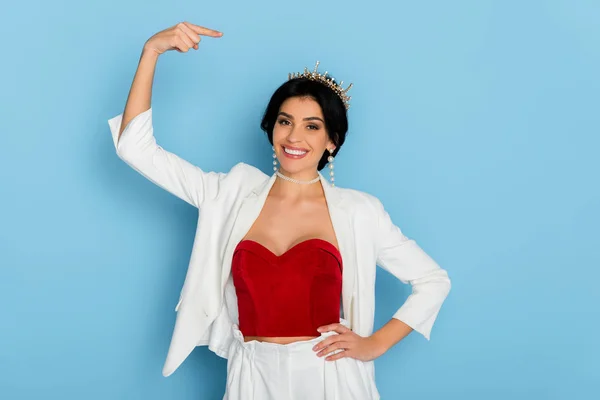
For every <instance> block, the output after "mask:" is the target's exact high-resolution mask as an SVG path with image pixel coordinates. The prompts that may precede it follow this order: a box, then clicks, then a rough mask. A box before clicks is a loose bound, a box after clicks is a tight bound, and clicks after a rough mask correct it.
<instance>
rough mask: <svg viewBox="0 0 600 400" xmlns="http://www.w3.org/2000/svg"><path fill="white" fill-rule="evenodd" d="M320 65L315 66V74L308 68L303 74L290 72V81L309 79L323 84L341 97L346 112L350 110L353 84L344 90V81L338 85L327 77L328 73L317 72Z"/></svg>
mask: <svg viewBox="0 0 600 400" xmlns="http://www.w3.org/2000/svg"><path fill="white" fill-rule="evenodd" d="M319 64H320V62H319V61H317V64H316V65H315V69H314V70H313V72H310V71H309V70H308V68H304V72H303V73H299V72H290V73H289V74H288V80H291V79H296V78H308V79H310V80H313V81H318V82H321V83H322V84H324V85H326V86H327V87H329V88H330V89H331V90H333V91H334V92H335V93H336V94H337V95H338V96H339V97H340V99H342V101H343V102H344V106H346V110H347V109H349V108H350V98H351V96H348V90H350V88H351V87H352V85H353V83H351V84H350V85H349V86H348V87H347V88H346V89H342V84H343V83H344V81H341V82H340V83H339V84H337V83H335V82H334V81H333V78H330V77H328V76H327V71H325V73H324V74H321V73H320V72H317V69H318V68H319Z"/></svg>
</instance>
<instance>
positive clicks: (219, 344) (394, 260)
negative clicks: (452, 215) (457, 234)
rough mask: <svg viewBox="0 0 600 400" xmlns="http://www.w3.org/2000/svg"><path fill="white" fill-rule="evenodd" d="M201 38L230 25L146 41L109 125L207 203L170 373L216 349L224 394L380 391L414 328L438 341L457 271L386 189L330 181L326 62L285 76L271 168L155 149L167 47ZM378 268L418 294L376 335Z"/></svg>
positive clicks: (126, 150)
mask: <svg viewBox="0 0 600 400" xmlns="http://www.w3.org/2000/svg"><path fill="white" fill-rule="evenodd" d="M200 35H207V36H212V37H215V38H217V37H220V36H221V35H222V34H221V33H220V32H217V31H214V30H210V29H207V28H203V27H200V26H197V25H193V24H190V23H187V22H185V23H181V24H178V25H176V26H174V27H171V28H169V29H167V30H165V31H162V32H159V33H157V34H156V35H154V36H153V37H152V38H150V39H149V40H148V42H147V43H146V45H145V46H144V50H143V52H142V56H141V58H140V62H139V66H138V70H137V73H136V75H135V78H134V81H133V84H132V86H131V91H130V94H129V98H128V99H127V104H126V106H125V111H124V113H123V114H122V115H119V116H117V117H114V118H113V119H111V120H110V121H109V125H110V128H111V132H112V135H113V140H114V145H115V148H116V150H117V154H118V155H119V157H120V158H121V159H122V160H124V161H125V162H126V163H127V164H129V165H130V166H131V167H132V168H134V169H135V170H136V171H138V172H140V173H141V174H142V175H143V176H145V177H146V178H148V179H149V180H151V181H152V182H154V183H155V184H157V185H159V186H160V187H162V188H163V189H165V190H167V191H169V192H171V193H173V194H174V195H176V196H177V197H179V198H181V199H182V200H185V201H187V202H188V203H190V204H192V205H194V206H195V207H198V208H199V209H200V210H201V212H200V213H199V217H198V228H197V233H196V238H195V240H194V247H193V250H192V256H191V259H190V264H189V270H188V273H187V275H186V279H185V283H184V287H183V289H182V291H181V298H180V301H179V303H178V304H177V307H176V308H175V309H176V311H177V319H176V323H175V329H174V331H173V338H172V340H171V346H170V348H169V353H168V355H167V360H166V362H165V365H164V368H163V374H164V375H165V376H169V375H170V374H172V373H173V372H174V371H175V370H176V369H177V368H178V367H179V365H180V364H181V363H182V362H183V361H184V360H185V359H186V358H187V356H188V355H189V354H190V352H191V351H192V350H193V349H194V348H195V347H196V346H201V345H208V346H209V348H210V349H211V350H212V351H214V352H215V353H216V354H218V355H219V356H221V357H224V358H227V385H226V388H225V395H224V399H229V400H243V399H248V398H257V399H261V400H269V399H292V400H295V399H297V400H300V399H311V400H333V399H347V400H353V399H354V400H370V399H379V393H378V390H377V387H376V385H375V378H374V364H373V360H374V359H375V358H377V357H379V356H380V355H382V354H383V353H384V352H385V351H387V350H388V349H389V348H390V347H392V346H393V345H394V344H395V343H396V342H398V341H399V340H401V339H402V338H404V337H405V336H406V335H408V334H409V333H410V332H411V331H412V330H416V331H418V332H419V333H421V334H422V335H423V336H425V337H426V338H427V339H429V335H430V332H431V328H432V326H433V323H434V321H435V319H436V317H437V314H438V312H439V310H440V308H441V305H442V303H443V301H444V300H445V298H446V296H447V294H448V292H449V290H450V280H449V278H448V275H447V273H446V271H445V270H443V269H441V268H440V267H439V266H438V265H437V263H436V262H435V261H434V260H433V259H432V258H431V257H429V256H428V255H427V254H425V252H424V251H423V250H422V249H421V248H420V247H419V246H418V245H417V244H416V242H415V241H414V240H412V239H408V238H407V237H406V236H404V234H403V233H402V232H401V231H400V229H399V228H398V227H397V226H396V225H394V224H393V223H392V221H391V218H390V216H389V214H388V213H387V212H386V211H385V209H384V207H383V205H382V204H381V202H380V201H379V200H378V199H377V198H375V197H374V196H372V195H370V194H368V193H365V192H361V191H358V190H354V189H344V188H339V187H335V185H334V173H333V161H334V157H335V156H336V155H337V154H338V153H339V151H340V148H341V147H342V145H343V144H344V142H345V139H346V132H347V131H348V118H347V110H348V106H349V100H350V98H349V97H348V95H347V93H346V92H347V91H348V89H349V88H350V87H348V88H347V89H343V88H342V87H341V85H338V84H337V83H336V81H335V80H333V79H332V78H330V77H328V76H327V73H325V74H321V73H319V72H318V71H317V67H318V63H317V67H315V69H314V71H312V72H309V71H308V70H307V69H305V72H304V73H302V74H293V75H288V81H287V82H285V83H283V84H282V85H281V86H280V87H279V88H278V89H277V90H275V92H274V94H273V96H272V97H271V99H270V101H269V103H268V105H267V107H266V110H265V113H264V115H263V119H262V122H261V128H262V129H263V130H264V131H265V133H266V135H267V138H268V140H269V142H270V144H271V146H272V148H273V164H274V167H273V169H274V173H273V174H272V175H271V176H269V175H266V174H265V173H263V172H262V171H260V170H259V169H257V168H255V167H253V166H251V165H248V164H245V163H238V164H236V165H235V166H234V167H233V168H232V169H231V170H230V171H229V172H212V171H208V172H207V171H204V170H202V169H201V168H199V167H198V166H195V165H193V164H191V163H189V162H188V161H186V160H184V159H182V158H181V157H179V156H177V155H175V154H173V153H171V152H169V151H166V150H165V149H163V148H162V147H161V146H159V145H158V144H157V143H156V139H155V137H154V133H153V124H152V112H151V108H150V98H151V93H152V78H153V76H154V70H155V67H156V63H157V60H158V56H159V54H162V53H163V52H165V51H167V50H173V49H177V50H179V51H181V52H187V51H188V50H189V49H192V48H193V49H198V43H199V41H200ZM350 86H351V85H350ZM277 162H279V163H280V166H279V167H277ZM327 164H328V165H329V169H330V177H329V182H328V181H327V180H326V179H325V178H324V177H323V175H322V174H321V173H320V171H321V170H322V169H323V168H324V167H325V165H327ZM376 265H380V266H381V267H383V268H384V269H386V270H387V271H389V272H390V273H392V274H393V275H395V276H396V277H397V278H398V279H400V280H401V281H402V282H405V283H410V284H411V285H413V287H414V288H418V290H413V293H412V294H411V295H410V296H409V298H408V299H407V300H406V302H405V303H404V304H403V306H402V307H401V308H400V309H399V310H398V311H397V312H396V313H395V314H394V315H393V318H392V319H391V320H390V321H389V322H388V323H387V324H386V325H384V326H383V327H382V328H380V329H379V330H378V331H376V332H373V322H374V309H375V304H374V299H375V295H374V290H375V275H376V274H375V268H376Z"/></svg>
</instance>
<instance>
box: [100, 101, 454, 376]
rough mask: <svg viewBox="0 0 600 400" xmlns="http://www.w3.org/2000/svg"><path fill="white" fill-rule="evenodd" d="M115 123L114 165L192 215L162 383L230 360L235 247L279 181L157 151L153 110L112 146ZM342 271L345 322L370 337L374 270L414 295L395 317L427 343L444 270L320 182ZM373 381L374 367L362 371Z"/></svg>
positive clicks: (352, 197) (386, 221)
mask: <svg viewBox="0 0 600 400" xmlns="http://www.w3.org/2000/svg"><path fill="white" fill-rule="evenodd" d="M121 119H122V114H120V115H118V116H116V117H113V118H111V119H110V120H109V121H108V123H109V127H110V130H111V133H112V137H113V142H114V145H115V149H116V152H117V155H118V156H119V158H121V159H122V160H123V161H124V162H125V163H127V164H128V165H129V166H131V167H132V168H133V169H135V170H136V171H138V172H139V173H140V174H142V175H143V176H144V177H146V178H147V179H149V180H150V181H152V182H154V183H155V184H157V185H158V186H160V187H162V188H163V189H165V190H167V191H169V192H170V193H172V194H174V195H175V196H177V197H179V198H180V199H182V200H185V201H186V202H188V203H189V204H191V205H193V206H195V207H197V208H198V209H199V210H200V212H199V213H198V224H197V228H196V235H195V239H194V245H193V249H192V254H191V258H190V262H189V266H188V270H187V274H186V278H185V282H184V285H183V288H182V290H181V296H180V299H179V302H178V304H177V306H176V307H175V310H176V311H177V318H176V322H175V328H174V331H173V337H172V339H171V344H170V347H169V352H168V355H167V359H166V362H165V364H164V367H163V375H164V376H169V375H171V374H172V373H173V372H174V371H175V370H176V369H177V368H178V367H179V366H180V365H181V363H182V362H183V361H184V360H185V359H186V358H187V356H188V355H189V354H190V353H191V352H192V350H193V349H194V348H195V347H196V346H205V345H206V346H208V347H209V349H210V350H212V351H213V352H215V353H216V354H217V355H219V356H221V357H224V358H227V351H228V348H229V344H230V342H231V340H232V337H231V332H230V331H231V324H232V323H237V322H238V319H237V318H238V314H237V299H236V295H235V288H234V286H233V282H232V279H231V274H230V267H231V259H232V254H233V250H234V248H235V246H236V245H237V243H238V242H239V241H240V240H241V239H242V238H243V237H244V236H245V234H246V233H247V231H248V230H249V229H250V227H251V225H252V224H253V223H254V221H255V219H256V218H257V217H258V214H259V213H260V211H261V209H262V207H263V205H264V202H265V199H266V197H267V194H268V193H269V191H270V189H271V187H272V185H273V183H274V182H275V177H276V175H275V174H274V173H273V175H271V176H269V175H267V174H265V173H263V172H262V171H261V170H259V169H258V168H256V167H253V166H251V165H248V164H245V163H238V164H236V165H234V166H233V167H232V168H231V169H230V170H229V171H228V172H226V173H224V172H206V171H203V170H201V169H200V168H198V167H197V166H194V165H192V164H190V163H189V162H187V161H186V160H184V159H182V158H180V157H178V156H177V155H175V154H173V153H170V152H168V151H166V150H164V149H163V148H161V147H160V146H159V145H157V143H156V140H155V137H154V133H153V125H152V108H150V109H148V110H146V111H144V112H143V113H141V114H139V115H137V116H136V117H135V118H134V119H133V120H131V122H130V123H129V124H128V126H127V127H126V128H125V130H124V131H123V133H122V135H121V138H120V139H119V140H117V135H118V132H119V130H120V125H121ZM319 176H320V179H321V184H322V186H323V190H324V193H325V198H326V200H327V204H328V207H329V215H330V218H331V221H332V224H333V228H334V231H335V235H336V238H337V241H338V245H339V249H340V253H341V255H342V260H343V263H344V273H343V282H342V307H341V311H342V313H343V318H344V319H346V320H347V321H348V322H349V324H350V327H351V328H352V330H353V331H354V332H356V333H357V334H359V335H361V336H369V335H371V333H372V332H373V321H374V314H375V272H376V265H379V266H381V267H382V268H384V269H385V270H387V271H389V272H390V273H391V274H393V275H394V276H396V277H397V278H398V279H400V280H401V281H402V282H403V283H409V284H411V285H412V293H411V294H410V295H409V297H408V298H407V299H406V301H405V302H404V304H403V305H402V306H401V307H400V308H399V309H398V311H397V312H396V313H395V314H394V315H393V318H397V319H399V320H401V321H403V322H404V323H406V324H408V325H409V326H410V327H412V328H413V329H414V330H415V331H417V332H419V333H421V334H422V335H423V336H424V337H425V338H427V339H428V340H429V337H430V332H431V328H432V326H433V323H434V321H435V319H436V317H437V315H438V312H439V310H440V307H441V305H442V303H443V302H444V300H445V298H446V296H447V295H448V292H449V290H450V279H449V278H448V274H447V273H446V271H445V270H443V269H441V268H440V267H439V265H438V264H437V263H436V262H435V261H434V260H433V259H432V258H431V257H430V256H428V255H427V254H426V253H425V252H424V251H423V250H422V249H421V248H420V247H419V246H418V245H417V243H416V242H415V241H414V240H412V239H409V238H407V237H406V236H404V235H403V233H402V232H401V230H400V229H399V228H398V227H397V226H396V225H394V223H393V222H392V220H391V219H390V216H389V214H388V213H387V212H386V210H385V209H384V207H383V205H382V204H381V202H380V201H379V200H378V199H377V198H376V197H374V196H373V195H370V194H368V193H365V192H361V191H358V190H354V189H347V188H340V187H338V186H332V185H331V184H330V183H329V182H328V181H327V179H325V178H324V177H323V175H321V173H319ZM367 367H368V368H369V370H370V373H371V374H373V375H374V369H373V362H369V363H367Z"/></svg>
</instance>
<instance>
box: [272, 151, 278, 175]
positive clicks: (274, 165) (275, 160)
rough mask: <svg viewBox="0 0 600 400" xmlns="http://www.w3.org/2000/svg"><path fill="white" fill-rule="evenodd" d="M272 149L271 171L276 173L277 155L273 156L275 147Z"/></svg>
mask: <svg viewBox="0 0 600 400" xmlns="http://www.w3.org/2000/svg"><path fill="white" fill-rule="evenodd" d="M272 148H273V171H277V154H275V146H272Z"/></svg>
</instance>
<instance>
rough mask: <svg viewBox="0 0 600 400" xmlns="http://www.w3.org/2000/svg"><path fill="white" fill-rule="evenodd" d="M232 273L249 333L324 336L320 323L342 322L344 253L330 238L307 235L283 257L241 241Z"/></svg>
mask: <svg viewBox="0 0 600 400" xmlns="http://www.w3.org/2000/svg"><path fill="white" fill-rule="evenodd" d="M231 273H232V277H233V283H234V286H235V290H236V294H237V301H238V311H239V329H240V331H241V332H242V334H243V335H244V336H265V337H282V336H319V335H320V333H319V332H318V331H317V328H318V327H319V326H322V325H327V324H332V323H338V322H339V318H340V295H341V291H342V256H341V254H340V252H339V251H338V250H337V248H336V247H335V246H334V245H333V244H331V243H329V242H327V241H326V240H323V239H318V238H314V239H308V240H305V241H303V242H300V243H298V244H296V245H294V246H293V247H292V248H290V249H289V250H288V251H286V252H285V253H283V254H282V255H280V256H277V255H275V254H273V253H272V252H271V251H270V250H268V249H267V248H266V247H264V246H263V245H261V244H260V243H258V242H255V241H253V240H249V239H246V240H242V241H241V242H239V243H238V245H237V247H236V248H235V250H234V253H233V260H232V264H231Z"/></svg>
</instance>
